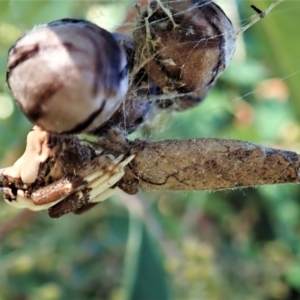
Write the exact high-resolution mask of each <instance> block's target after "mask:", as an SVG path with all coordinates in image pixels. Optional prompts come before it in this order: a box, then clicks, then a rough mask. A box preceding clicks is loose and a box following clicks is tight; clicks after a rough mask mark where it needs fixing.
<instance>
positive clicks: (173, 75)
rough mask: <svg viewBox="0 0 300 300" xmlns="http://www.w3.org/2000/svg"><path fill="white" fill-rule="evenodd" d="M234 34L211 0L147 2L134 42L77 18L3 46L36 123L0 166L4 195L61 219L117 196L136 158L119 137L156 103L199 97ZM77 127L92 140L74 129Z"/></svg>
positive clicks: (179, 105)
mask: <svg viewBox="0 0 300 300" xmlns="http://www.w3.org/2000/svg"><path fill="white" fill-rule="evenodd" d="M260 15H262V13H260ZM236 34H237V33H236V32H235V31H234V29H233V27H232V24H231V22H230V20H229V19H228V18H227V16H226V14H225V13H224V12H223V10H222V9H221V8H220V7H219V6H218V5H216V4H215V3H213V2H212V1H209V0H198V1H175V2H171V3H169V2H168V1H160V0H158V1H150V2H149V4H148V6H147V7H145V8H144V9H141V10H140V14H139V20H138V22H137V25H136V29H135V31H134V34H133V39H131V38H129V37H127V36H124V35H121V34H118V33H114V34H111V33H109V32H107V31H106V30H104V29H102V28H99V27H98V26H96V25H94V24H92V23H90V22H88V21H84V20H75V19H62V20H58V21H54V22H51V23H49V24H45V25H41V26H38V27H36V28H34V29H33V30H32V31H30V32H28V33H26V34H25V35H24V36H23V37H21V38H20V39H19V40H18V41H17V42H16V43H15V45H13V46H12V47H11V49H10V51H9V58H8V67H7V83H8V85H9V87H10V88H11V90H12V93H13V95H14V98H15V99H16V102H17V104H18V106H19V107H20V109H21V110H22V111H23V112H24V114H25V115H26V116H27V117H28V119H29V120H30V121H31V122H32V123H33V124H35V125H36V126H35V127H34V129H33V131H31V132H30V133H29V134H28V138H27V148H26V150H25V153H24V154H23V156H22V157H21V158H20V159H19V160H18V161H17V162H16V163H15V164H14V165H13V166H12V167H9V168H6V169H3V170H1V172H0V174H1V177H2V178H1V179H2V180H1V181H2V187H1V191H2V193H3V194H4V199H5V201H6V202H7V203H8V204H10V205H12V206H15V207H18V208H29V209H31V210H42V209H49V213H50V216H52V217H59V216H61V215H63V214H65V213H68V212H71V211H72V212H75V213H81V212H83V211H85V210H86V209H89V208H90V207H92V206H93V205H95V204H96V203H98V202H102V201H103V200H105V199H106V198H107V197H109V196H111V195H113V194H115V193H116V192H118V191H119V190H120V186H122V184H120V182H121V181H122V178H123V176H124V173H125V168H126V166H128V165H129V164H130V162H131V161H133V160H134V157H135V155H134V154H132V153H130V151H128V146H127V145H126V142H124V136H125V135H126V134H128V133H130V132H133V131H134V130H136V129H137V127H138V126H139V125H140V124H143V123H144V122H145V120H146V119H147V117H148V115H149V111H151V110H153V109H156V108H159V109H164V108H167V107H169V106H173V107H174V109H177V110H183V109H187V108H190V107H193V106H195V105H197V104H198V103H200V102H201V101H202V100H203V98H204V97H205V96H206V94H207V93H208V91H209V90H210V89H211V88H212V87H213V85H214V83H215V81H216V79H217V78H218V77H219V75H220V74H221V73H222V72H223V71H224V69H225V68H226V67H227V65H228V64H229V62H230V60H231V58H232V55H233V53H234V50H235V39H236ZM41 65H42V66H43V68H40V67H39V66H41ZM53 66H54V67H53ZM37 68H38V70H40V72H36V70H37ZM199 70H200V71H199ZM24 74H26V77H25V76H24ZM28 77H32V78H31V80H30V81H28V80H24V78H28ZM124 99H125V100H124ZM154 99H155V100H154ZM157 99H158V100H157ZM170 99H172V100H170ZM81 132H86V133H89V134H93V135H96V136H98V137H99V140H98V141H96V142H89V141H86V140H81V139H80V138H78V136H77V135H73V134H77V133H81ZM116 132H117V134H116ZM120 132H121V133H120ZM59 134H60V135H59ZM107 141H109V142H107ZM120 149H121V150H120ZM124 149H125V150H124ZM122 151H123V152H122ZM133 181H134V180H133ZM122 189H123V190H125V191H127V192H128V190H126V188H124V187H123V188H122ZM132 193H134V189H133V191H132Z"/></svg>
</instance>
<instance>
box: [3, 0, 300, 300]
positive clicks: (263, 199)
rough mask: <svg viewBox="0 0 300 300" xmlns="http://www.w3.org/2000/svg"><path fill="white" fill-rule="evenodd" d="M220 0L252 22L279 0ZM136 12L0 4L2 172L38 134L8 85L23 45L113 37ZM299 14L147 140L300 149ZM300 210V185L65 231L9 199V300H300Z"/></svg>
mask: <svg viewBox="0 0 300 300" xmlns="http://www.w3.org/2000/svg"><path fill="white" fill-rule="evenodd" d="M219 2H220V5H221V6H223V5H224V10H226V12H228V13H233V12H234V11H235V9H236V7H238V11H239V14H240V19H241V20H242V21H241V22H242V24H245V23H247V22H248V21H249V19H250V15H251V14H252V13H253V12H252V11H251V9H250V7H249V6H250V4H256V5H257V6H258V7H259V8H261V9H264V8H266V7H267V6H268V5H269V4H270V3H271V2H272V1H271V0H268V1H267V0H260V1H248V0H247V1H237V2H235V1H234V0H226V1H219ZM254 2H258V3H254ZM134 3H135V2H134V1H129V0H128V1H125V0H124V1H100V0H99V1H90V0H85V1H84V0H76V1H50V0H45V1H17V0H11V1H6V0H5V1H1V2H0V162H1V167H5V166H8V165H11V164H12V163H13V162H14V161H15V160H16V158H17V157H18V156H19V155H20V153H22V151H23V149H24V143H25V138H26V134H27V132H28V130H29V129H30V126H31V125H30V124H29V123H28V121H27V120H25V118H24V117H23V115H22V114H21V113H20V112H19V110H18V109H17V108H16V107H15V105H14V104H13V101H12V99H11V96H10V92H9V90H8V88H7V86H6V84H5V68H6V58H7V51H8V49H9V47H10V46H11V45H12V44H13V42H14V41H15V40H16V39H17V38H18V37H19V36H20V35H21V34H22V33H23V32H24V31H26V30H28V29H30V28H31V27H32V26H33V25H34V24H39V23H45V22H48V21H52V20H54V19H58V18H62V17H76V18H87V17H88V18H89V19H90V20H91V21H95V22H97V23H98V24H100V23H101V24H102V25H103V24H104V25H107V28H109V29H110V30H113V29H114V28H116V27H117V26H118V25H121V24H122V22H123V20H124V18H125V17H126V15H127V14H128V12H129V11H132V10H133V5H134ZM236 5H237V6H236ZM299 13H300V3H298V2H297V1H292V0H286V1H285V2H284V3H282V4H281V5H280V6H278V7H276V9H274V11H272V12H271V13H270V14H269V15H268V16H267V17H266V18H265V19H264V20H262V21H260V22H259V23H257V24H256V25H255V26H254V27H253V28H251V29H250V30H248V31H247V32H246V33H245V34H244V36H243V39H239V40H238V50H237V55H236V56H235V58H234V60H233V61H232V63H231V65H230V67H229V69H228V70H227V71H226V72H225V74H224V75H223V76H222V77H221V79H220V80H219V82H218V84H217V86H216V87H215V88H214V90H213V91H212V92H211V93H210V95H209V96H208V98H207V99H206V100H205V101H204V103H203V104H201V105H199V107H197V108H195V109H193V110H190V111H186V112H181V113H176V114H173V115H172V116H171V115H167V116H165V118H164V120H163V122H164V125H161V124H160V125H159V126H155V127H153V129H152V131H151V135H150V136H149V137H148V138H150V139H152V140H158V139H167V138H168V139H171V138H196V137H221V138H223V137H226V138H234V139H243V140H247V141H251V142H255V143H259V144H264V145H271V146H276V147H279V148H285V149H290V150H297V149H298V150H299V149H300V145H299V138H300V124H299V116H300V104H299V103H300V101H299V99H298V98H299V95H300V85H299V84H298V82H299V77H300V61H299V58H298V52H299V48H300V43H299V42H298V40H299V39H298V25H299V17H298V16H299ZM231 15H233V19H232V20H233V23H234V25H235V27H236V28H238V27H239V26H240V25H239V21H238V18H236V17H237V15H234V13H233V14H231ZM131 27H133V25H132V26H131ZM11 104H13V105H14V106H13V110H12V108H11ZM138 135H139V134H136V136H138ZM212 155H213V154H212ZM299 199H300V191H299V188H298V186H295V185H294V186H291V185H289V186H287V185H286V186H276V187H274V186H271V187H259V188H251V189H245V190H235V191H228V192H215V193H203V192H193V193H170V192H160V193H159V192H157V193H143V194H139V195H137V196H134V197H131V196H130V197H129V196H127V195H120V196H118V197H115V198H111V199H110V200H108V201H106V202H104V203H103V204H101V205H98V206H96V207H95V208H94V209H92V210H91V211H89V212H87V213H85V214H83V215H81V216H75V215H67V216H64V217H63V218H61V219H58V220H53V219H50V218H49V217H48V216H47V212H39V213H28V212H20V211H19V210H16V209H14V208H11V207H9V206H7V205H5V203H4V202H2V203H1V205H0V239H1V244H0V299H4V300H6V299H7V300H35V299H36V300H40V299H45V300H58V299H62V300H64V299H74V300H84V299H112V300H122V299H208V300H225V299H230V300H231V299H233V300H235V299H247V300H248V299H249V300H252V299H253V300H260V299H270V300H273V299H274V300H280V299H300V200H299Z"/></svg>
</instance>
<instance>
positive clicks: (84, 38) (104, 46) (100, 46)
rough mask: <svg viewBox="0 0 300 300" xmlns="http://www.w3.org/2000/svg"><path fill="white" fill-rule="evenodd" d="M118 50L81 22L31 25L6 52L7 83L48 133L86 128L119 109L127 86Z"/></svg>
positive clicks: (121, 53)
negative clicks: (7, 55)
mask: <svg viewBox="0 0 300 300" xmlns="http://www.w3.org/2000/svg"><path fill="white" fill-rule="evenodd" d="M127 77H128V70H127V59H126V55H125V52H124V50H123V49H122V48H121V47H120V46H119V45H118V43H117V42H116V40H115V39H114V37H113V36H112V35H111V34H110V33H109V32H107V31H106V30H104V29H102V28H100V27H98V26H96V25H94V24H92V23H90V22H88V21H83V20H73V19H62V20H59V21H54V22H51V23H49V24H46V25H42V26H37V27H36V28H34V29H33V30H32V31H30V32H28V33H26V34H25V35H24V36H23V37H21V38H20V39H19V40H18V41H17V42H16V43H15V45H14V46H13V47H12V48H11V49H10V51H9V57H8V66H7V82H8V85H9V87H10V88H11V90H12V93H13V95H14V97H15V99H16V102H17V104H18V106H19V107H20V108H21V110H22V111H23V113H24V114H25V115H26V116H27V118H28V119H29V120H30V121H31V122H32V123H34V124H35V125H38V126H40V127H41V128H43V129H44V130H47V131H49V132H53V133H78V132H82V131H84V132H91V131H93V130H94V129H95V128H97V127H99V126H100V125H101V124H103V123H105V122H106V121H107V120H108V119H109V118H110V117H111V116H112V115H113V114H114V113H115V111H116V110H117V109H118V108H119V106H120V104H121V102H122V100H123V99H124V96H125V95H126V93H127V90H128V78H127Z"/></svg>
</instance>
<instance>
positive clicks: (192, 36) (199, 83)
mask: <svg viewBox="0 0 300 300" xmlns="http://www.w3.org/2000/svg"><path fill="white" fill-rule="evenodd" d="M134 41H135V51H136V60H137V65H140V66H141V67H143V68H145V70H146V72H147V74H148V75H149V77H150V78H152V79H153V80H154V82H155V83H156V84H157V85H158V86H159V87H160V88H161V89H162V91H163V92H164V93H171V94H189V93H190V96H192V97H194V98H195V97H196V98H199V99H200V100H201V99H202V98H203V97H204V96H205V94H206V93H207V91H208V90H209V88H210V87H211V86H212V85H213V84H214V82H215V80H216V79H217V78H218V76H219V75H220V74H221V73H222V72H223V71H224V69H225V68H226V67H227V65H228V63H229V62H230V60H231V58H232V55H233V53H234V51H235V32H234V29H233V27H232V24H231V21H230V20H229V19H228V18H227V16H226V15H225V13H224V12H223V10H222V9H221V8H220V7H219V6H217V5H216V4H215V3H213V2H212V1H208V0H198V1H191V0H180V1H152V2H151V4H150V5H149V7H148V8H147V9H145V10H144V11H142V12H141V16H140V20H139V23H138V26H137V28H136V30H135V32H134Z"/></svg>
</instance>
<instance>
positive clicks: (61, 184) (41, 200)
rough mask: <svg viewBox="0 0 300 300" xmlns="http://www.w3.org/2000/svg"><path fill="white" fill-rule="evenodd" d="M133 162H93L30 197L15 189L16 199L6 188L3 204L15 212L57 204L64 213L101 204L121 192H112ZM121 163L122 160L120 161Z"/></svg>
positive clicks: (126, 160)
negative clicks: (21, 209)
mask: <svg viewBox="0 0 300 300" xmlns="http://www.w3.org/2000/svg"><path fill="white" fill-rule="evenodd" d="M133 158H134V155H131V156H129V157H128V158H126V159H124V155H120V156H118V157H117V158H113V157H112V156H108V159H106V160H104V161H103V160H102V161H101V159H100V158H99V160H96V161H95V162H94V164H92V165H89V166H87V167H86V168H85V169H84V170H82V171H81V172H79V174H78V175H69V176H66V177H64V178H62V179H60V180H58V181H55V182H53V183H51V184H49V185H47V186H45V187H43V188H40V189H38V190H37V191H35V192H33V193H32V194H31V195H30V197H28V196H27V195H26V194H25V191H24V190H22V189H18V190H17V192H16V195H15V194H14V193H13V191H12V189H11V188H9V187H3V188H0V192H2V193H3V194H4V199H5V201H6V202H7V203H8V204H9V205H11V206H13V207H16V208H28V209H30V210H33V211H38V210H44V209H49V208H51V207H53V206H57V205H59V204H60V202H64V204H63V205H62V207H64V208H63V211H67V212H69V211H75V210H77V209H79V208H80V207H81V206H84V205H86V204H88V203H98V202H101V201H104V200H105V199H107V198H108V197H109V196H111V195H113V194H116V193H117V192H118V191H119V190H120V189H119V188H118V187H115V188H112V186H114V185H115V184H116V183H117V182H118V181H119V180H120V179H121V178H122V177H123V175H124V167H125V166H126V165H127V164H128V163H129V162H130V161H131V160H132V159H133ZM123 159H124V160H123Z"/></svg>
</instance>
